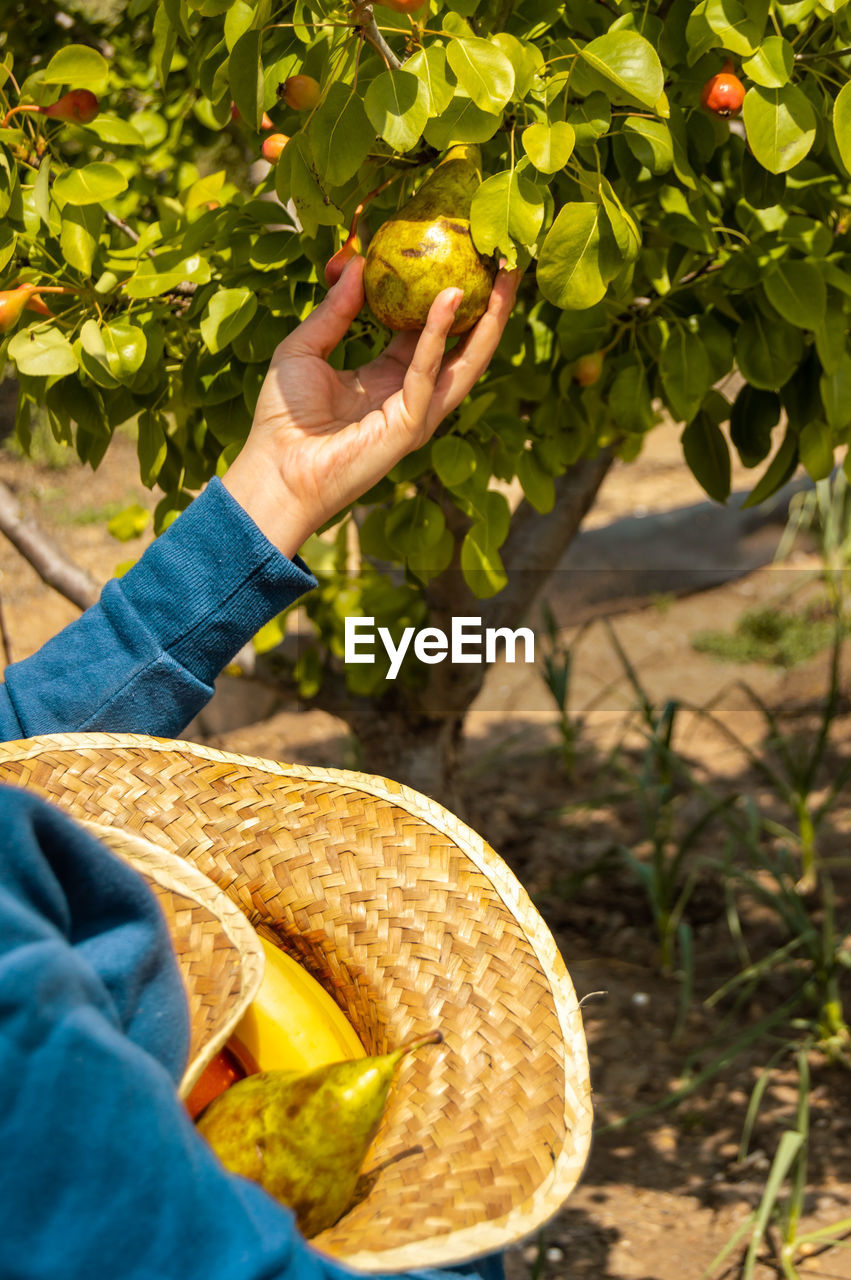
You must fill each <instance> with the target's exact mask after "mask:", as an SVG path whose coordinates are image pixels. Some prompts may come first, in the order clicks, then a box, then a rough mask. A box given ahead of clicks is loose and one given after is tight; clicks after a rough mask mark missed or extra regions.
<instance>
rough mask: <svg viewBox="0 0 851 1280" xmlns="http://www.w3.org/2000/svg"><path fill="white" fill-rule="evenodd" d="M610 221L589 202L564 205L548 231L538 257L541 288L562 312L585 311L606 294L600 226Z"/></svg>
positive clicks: (598, 207)
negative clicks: (602, 268) (601, 260)
mask: <svg viewBox="0 0 851 1280" xmlns="http://www.w3.org/2000/svg"><path fill="white" fill-rule="evenodd" d="M603 220H605V222H606V228H607V229H608V219H606V215H605V213H604V212H603V210H602V209H601V207H600V205H598V204H595V203H593V202H592V201H589V200H583V201H571V202H569V203H568V204H565V205H563V206H562V208H561V209H560V210H559V212H558V216H557V217H556V219H555V222H554V223H553V225H552V226H551V227H550V229H549V231H548V232H547V235H546V238H545V240H544V243H543V244H542V246H541V252H540V255H539V258H538V268H537V279H538V288H539V289H540V290H541V293H542V294H543V295H544V297H545V298H546V299H547V300H548V301H549V302H554V303H555V305H556V306H557V307H561V308H562V309H563V310H565V311H567V310H572V311H584V310H585V309H586V308H588V307H593V306H594V304H595V303H596V302H599V301H600V300H601V299H602V298H603V296H604V294H605V292H606V280H605V279H604V278H603V274H602V270H601V262H600V258H601V245H602V238H601V223H602V222H603Z"/></svg>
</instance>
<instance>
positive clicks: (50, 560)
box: [0, 481, 100, 646]
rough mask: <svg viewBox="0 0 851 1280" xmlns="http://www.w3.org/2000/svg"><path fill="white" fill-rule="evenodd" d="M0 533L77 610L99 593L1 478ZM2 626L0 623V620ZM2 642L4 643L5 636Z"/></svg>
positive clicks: (80, 568)
mask: <svg viewBox="0 0 851 1280" xmlns="http://www.w3.org/2000/svg"><path fill="white" fill-rule="evenodd" d="M0 533H3V534H5V535H6V537H7V538H8V539H9V541H10V542H11V543H12V545H13V546H14V547H16V548H17V550H18V551H19V552H20V553H21V555H22V556H23V557H24V559H25V560H26V561H27V562H28V564H30V565H32V567H33V569H35V571H36V573H37V574H38V576H39V577H40V578H41V580H42V582H45V583H47V585H48V586H49V587H53V589H54V591H58V592H59V594H60V595H62V596H64V597H65V599H66V600H70V602H71V604H75V605H76V606H77V608H78V609H88V607H89V605H92V604H94V603H95V601H96V600H97V598H98V595H99V594H100V592H99V588H98V585H97V583H96V582H95V580H94V578H93V577H92V576H91V574H90V573H89V572H88V570H87V569H84V568H82V566H81V565H78V564H76V563H75V562H74V561H73V560H71V559H70V558H69V557H68V556H66V554H65V552H64V551H62V550H61V549H60V548H59V547H58V546H57V545H56V543H55V542H54V541H53V539H52V538H50V537H49V536H48V534H46V533H45V531H44V530H43V529H42V528H40V526H39V525H38V524H37V523H36V521H35V520H33V519H31V518H27V517H25V516H24V515H23V513H22V512H21V508H20V505H19V503H18V500H17V498H16V497H15V495H14V494H13V493H12V490H11V489H9V488H8V487H7V486H6V485H5V484H3V482H2V481H0ZM0 626H2V623H0ZM3 644H4V646H5V645H6V639H5V636H4V637H3Z"/></svg>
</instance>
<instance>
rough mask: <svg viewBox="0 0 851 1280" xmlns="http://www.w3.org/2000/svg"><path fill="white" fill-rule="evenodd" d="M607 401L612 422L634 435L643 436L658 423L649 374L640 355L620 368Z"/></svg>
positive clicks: (610, 388)
mask: <svg viewBox="0 0 851 1280" xmlns="http://www.w3.org/2000/svg"><path fill="white" fill-rule="evenodd" d="M606 402H607V404H608V407H609V413H610V414H611V417H612V421H613V422H614V423H615V424H616V426H617V427H618V429H619V430H621V431H626V432H627V433H628V434H630V435H643V434H644V433H645V432H646V431H649V430H650V428H651V427H652V426H653V425H654V424H655V422H656V414H655V413H654V411H653V401H652V398H651V395H650V386H649V384H648V381H647V373H646V371H645V369H644V365H643V364H642V363H641V360H640V359H639V358H638V356H633V357H631V359H630V363H629V364H627V365H625V366H624V367H623V368H621V369H619V370H618V372H617V373H616V374H615V377H614V379H613V381H612V385H611V386H610V387H609V390H608V393H607V396H606Z"/></svg>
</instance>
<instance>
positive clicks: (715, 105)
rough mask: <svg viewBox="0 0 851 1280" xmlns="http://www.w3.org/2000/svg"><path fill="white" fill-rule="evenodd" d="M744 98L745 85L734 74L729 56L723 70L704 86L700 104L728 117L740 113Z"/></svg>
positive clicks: (718, 114)
mask: <svg viewBox="0 0 851 1280" xmlns="http://www.w3.org/2000/svg"><path fill="white" fill-rule="evenodd" d="M744 99H745V86H744V85H743V84H742V82H741V80H740V79H739V77H738V76H736V75H734V74H733V64H732V62H731V61H730V60H729V58H728V59H727V61H726V62H725V63H724V66H723V68H722V70H721V71H719V72H718V74H717V75H715V76H710V78H709V79H708V80H707V81H706V84H705V85H704V86H703V90H702V92H701V95H700V105H701V106H702V107H705V108H706V110H707V111H712V112H714V114H715V115H716V116H722V117H723V118H724V119H726V118H727V117H728V116H737V115H738V114H739V112H740V111H741V109H742V103H743V102H744Z"/></svg>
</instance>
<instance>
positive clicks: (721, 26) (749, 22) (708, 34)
mask: <svg viewBox="0 0 851 1280" xmlns="http://www.w3.org/2000/svg"><path fill="white" fill-rule="evenodd" d="M767 16H768V0H747V3H746V4H745V3H741V2H740V0H702V3H701V4H697V5H695V7H694V10H693V11H692V14H691V16H690V18H689V20H688V23H687V25H686V40H687V42H688V51H689V57H688V61H689V66H693V65H694V63H695V62H697V60H698V59H699V58H701V57H702V56H703V54H704V53H707V52H708V51H709V50H710V49H716V48H722V49H727V50H729V51H730V52H731V53H737V54H738V55H739V56H740V57H747V56H748V55H749V54H752V53H754V52H755V51H756V49H757V48H758V47H759V44H760V42H761V40H762V34H763V31H764V30H765V21H766V18H767Z"/></svg>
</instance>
